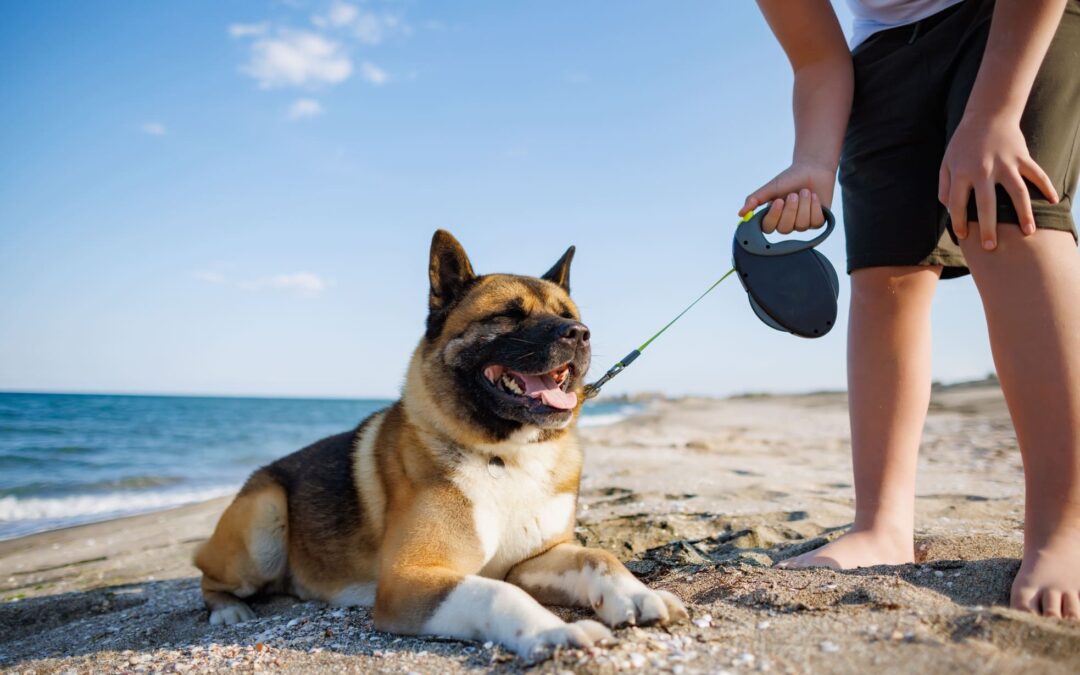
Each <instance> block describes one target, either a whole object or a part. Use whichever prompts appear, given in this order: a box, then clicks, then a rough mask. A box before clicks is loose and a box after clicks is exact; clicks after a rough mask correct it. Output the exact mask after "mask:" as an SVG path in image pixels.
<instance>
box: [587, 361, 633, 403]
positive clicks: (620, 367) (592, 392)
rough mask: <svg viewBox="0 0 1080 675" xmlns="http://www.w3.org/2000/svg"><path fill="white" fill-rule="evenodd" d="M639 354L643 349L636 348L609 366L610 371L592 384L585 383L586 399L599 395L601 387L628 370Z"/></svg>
mask: <svg viewBox="0 0 1080 675" xmlns="http://www.w3.org/2000/svg"><path fill="white" fill-rule="evenodd" d="M639 356H641V350H640V349H635V350H634V351H632V352H630V353H629V354H627V355H626V356H624V357H623V358H622V360H621V361H619V362H618V363H616V364H615V365H613V366H612V367H611V368H609V369H608V371H607V372H606V373H604V375H603V376H602V377H601V378H600V379H599V380H597V381H596V382H593V383H592V384H587V385H585V389H584V391H583V392H582V393H584V394H585V400H589V399H591V398H596V397H597V396H599V395H600V388H601V387H603V386H604V385H605V384H607V383H608V382H610V381H611V378H613V377H615V376H616V375H618V374H619V373H621V372H622V371H624V370H626V367H627V366H628V365H630V364H631V363H633V362H634V359H636V358H637V357H639Z"/></svg>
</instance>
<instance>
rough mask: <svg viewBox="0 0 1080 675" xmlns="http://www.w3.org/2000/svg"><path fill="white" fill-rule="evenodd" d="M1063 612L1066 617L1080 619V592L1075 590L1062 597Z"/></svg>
mask: <svg viewBox="0 0 1080 675" xmlns="http://www.w3.org/2000/svg"><path fill="white" fill-rule="evenodd" d="M1061 614H1062V616H1064V617H1065V618H1066V619H1080V593H1078V592H1076V591H1073V592H1071V593H1066V594H1065V595H1063V596H1062V597H1061Z"/></svg>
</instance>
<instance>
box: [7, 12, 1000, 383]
mask: <svg viewBox="0 0 1080 675" xmlns="http://www.w3.org/2000/svg"><path fill="white" fill-rule="evenodd" d="M841 10H842V8H841ZM0 13H2V20H0V81H2V83H3V88H4V96H3V97H0V147H3V149H4V150H3V153H2V156H0V288H3V289H4V292H3V294H2V295H0V389H7V390H25V389H33V390H64V391H107V392H181V393H222V394H266V395H273V394H288V395H303V396H390V395H393V394H394V393H395V392H396V391H397V388H398V386H399V383H400V379H401V376H402V373H403V369H404V365H405V363H406V360H407V359H408V356H409V353H410V352H411V350H412V348H413V346H414V345H415V342H416V340H417V339H418V337H419V335H420V332H421V329H422V325H423V319H424V314H425V308H426V304H425V303H426V265H427V246H428V243H429V240H430V237H431V233H432V231H433V230H435V229H436V228H439V227H444V228H448V229H450V230H451V231H452V232H454V234H455V235H457V236H458V238H459V239H460V240H461V241H462V242H463V244H464V245H465V247H466V249H467V250H468V251H469V253H470V255H471V257H472V260H473V263H474V266H475V267H476V268H477V270H478V271H481V272H494V271H509V272H517V273H534V274H539V273H541V272H543V271H544V270H546V269H547V268H548V267H549V266H550V265H551V264H552V263H553V262H554V261H555V260H556V259H557V258H558V256H559V255H560V254H561V253H562V252H563V250H564V249H565V248H566V246H568V245H569V244H571V243H573V244H576V245H577V246H578V256H577V259H576V262H575V267H574V270H573V286H574V292H575V296H576V298H577V300H578V302H579V304H580V305H581V307H582V310H583V312H584V317H585V319H586V321H587V322H588V323H589V324H590V326H591V327H592V329H593V334H594V336H595V338H594V349H595V361H594V363H595V366H594V374H597V375H598V374H599V373H600V372H602V371H603V370H604V369H606V368H607V367H608V365H610V363H611V362H612V361H613V360H615V359H617V358H618V357H620V356H622V355H623V354H624V353H626V352H627V351H628V350H629V349H631V348H632V347H633V346H635V345H636V344H638V343H639V342H640V341H641V340H642V339H643V338H644V337H646V336H647V335H649V334H651V333H652V332H653V331H654V330H655V329H656V328H658V327H659V326H660V325H662V324H663V323H664V322H665V321H666V320H667V319H668V318H670V316H672V315H674V314H675V313H676V312H677V311H678V310H680V309H681V308H682V307H683V306H684V305H685V304H686V303H687V302H689V300H691V299H693V298H694V297H695V296H696V295H697V294H698V293H699V292H701V290H703V289H704V288H705V287H706V286H708V285H709V284H710V283H711V282H712V281H713V280H715V279H716V278H717V277H719V276H720V275H721V274H722V273H723V272H724V271H725V270H726V269H727V268H728V265H729V241H730V236H731V233H732V228H733V225H734V224H735V223H736V221H737V218H736V216H735V211H736V210H737V209H738V207H739V206H740V205H741V203H742V199H743V197H744V196H745V194H746V193H747V192H749V191H750V190H752V189H753V188H755V187H757V185H758V184H760V183H761V182H763V181H764V180H766V179H767V178H769V177H771V175H772V174H773V173H775V172H776V171H778V170H779V169H781V168H783V167H784V166H785V165H786V162H787V160H788V159H789V157H790V146H791V140H792V131H791V121H790V101H789V96H790V92H789V87H790V72H789V69H788V65H787V62H786V60H785V59H784V57H783V54H782V52H781V51H780V49H779V47H778V46H777V45H776V44H775V43H774V41H773V40H772V38H771V35H770V34H769V32H768V29H767V27H766V26H765V23H764V21H763V20H762V19H761V18H760V16H759V15H758V14H757V10H756V8H755V6H754V5H753V4H752V3H749V2H740V3H731V2H724V3H719V2H706V1H698V2H680V3H659V2H621V3H618V5H617V6H616V5H612V4H607V3H550V2H521V3H518V2H515V3H505V2H496V1H490V2H455V3H433V2H427V3H424V2H408V1H398V2H375V1H374V0H373V1H370V2H365V3H354V4H343V3H334V2H328V1H323V0H319V1H314V0H313V1H311V2H302V1H299V0H298V1H295V2H250V1H232V2H219V1H212V2H211V1H207V2H173V3H165V2H139V1H134V0H130V1H110V2H104V1H97V2H74V1H69V2H58V1H49V2H30V3H5V4H4V7H3V9H0ZM841 16H842V18H843V20H844V21H845V23H846V22H847V20H848V17H847V15H846V13H845V12H843V11H841ZM823 250H824V252H825V253H826V254H827V255H828V256H829V257H830V258H831V259H832V260H833V261H834V263H835V264H836V266H837V267H838V268H840V269H842V268H843V241H842V236H835V237H833V239H832V240H830V241H829V242H828V243H827V244H826V245H825V246H824V249H823ZM842 283H843V288H842V291H841V299H840V300H841V303H842V304H843V305H845V306H846V303H847V299H848V288H847V281H846V279H844V280H843V282H842ZM842 315H844V316H842V318H843V319H846V309H845V310H843V311H842ZM845 329H846V320H845V321H842V322H841V323H840V324H839V325H838V326H837V329H836V330H834V331H833V333H832V334H830V335H829V336H827V337H826V338H824V339H820V340H814V341H808V340H801V339H798V338H795V337H792V336H789V335H784V334H781V333H778V332H774V331H772V330H770V329H768V328H766V327H765V326H764V325H763V324H761V323H760V322H758V320H757V319H756V318H755V317H754V315H753V314H752V312H751V311H750V309H749V307H748V306H747V303H746V299H745V295H744V294H743V292H742V291H741V289H740V288H739V287H738V284H737V283H736V282H734V281H731V282H728V283H725V285H724V286H721V287H720V288H719V289H717V291H716V292H715V293H714V295H713V296H711V297H710V298H708V299H707V300H705V301H704V302H702V304H701V305H699V307H698V308H697V309H695V310H694V312H692V313H691V314H689V315H688V316H687V317H686V318H685V319H684V320H683V322H681V324H679V325H678V326H677V327H676V328H674V329H673V330H672V331H671V332H670V333H669V334H668V335H667V336H665V337H664V338H663V339H662V340H660V341H658V342H656V343H655V344H654V345H653V346H652V347H651V348H650V350H649V352H648V353H647V355H646V356H645V357H643V358H642V359H641V360H640V361H638V362H637V363H636V364H635V366H634V367H633V368H632V369H631V370H629V371H627V373H626V374H625V375H623V376H622V377H621V378H620V379H619V380H617V381H616V382H615V383H614V384H613V385H611V387H610V391H612V392H619V391H643V390H651V391H664V392H667V393H672V394H685V393H701V394H728V393H735V392H743V391H761V390H770V391H800V390H808V389H816V388H826V387H830V388H832V387H842V386H843V385H844V377H845V375H844V333H845ZM935 331H936V332H935V351H934V357H935V367H934V373H935V377H937V378H939V379H944V380H955V379H960V378H968V377H979V376H982V375H984V374H985V373H987V372H988V371H990V370H991V369H992V362H991V359H990V355H989V349H988V346H987V342H986V331H985V328H984V324H983V319H982V312H981V308H980V305H979V301H978V297H977V295H976V293H975V290H974V287H973V285H972V284H971V282H970V281H968V280H960V281H953V282H949V283H947V284H943V286H942V287H941V290H940V292H939V297H938V300H937V306H936V310H935Z"/></svg>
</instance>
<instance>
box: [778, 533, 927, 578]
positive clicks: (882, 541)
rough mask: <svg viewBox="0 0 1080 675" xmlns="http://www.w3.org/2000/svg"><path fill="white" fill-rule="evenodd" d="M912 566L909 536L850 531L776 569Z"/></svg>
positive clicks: (911, 548) (912, 549)
mask: <svg viewBox="0 0 1080 675" xmlns="http://www.w3.org/2000/svg"><path fill="white" fill-rule="evenodd" d="M910 562H915V547H914V545H913V544H912V538H911V536H910V535H908V536H907V537H900V536H897V535H895V534H884V533H882V532H879V531H876V530H850V531H848V533H847V534H845V535H843V536H842V537H840V538H839V539H837V540H836V541H833V542H830V543H828V544H825V545H824V546H822V547H821V548H816V549H814V550H813V551H809V552H807V553H803V554H802V555H799V556H795V557H794V558H788V559H787V560H781V561H780V562H778V563H776V567H779V568H781V569H798V568H804V567H828V568H831V569H834V570H847V569H853V568H855V567H873V566H874V565H903V564H904V563H910Z"/></svg>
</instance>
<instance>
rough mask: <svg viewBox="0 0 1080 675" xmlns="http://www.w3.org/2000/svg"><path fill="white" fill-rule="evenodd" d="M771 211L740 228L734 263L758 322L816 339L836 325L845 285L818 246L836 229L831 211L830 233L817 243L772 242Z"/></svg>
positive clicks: (827, 213)
mask: <svg viewBox="0 0 1080 675" xmlns="http://www.w3.org/2000/svg"><path fill="white" fill-rule="evenodd" d="M768 211H769V209H767V208H765V209H761V210H760V211H758V212H757V213H755V214H754V217H753V218H751V219H750V220H748V221H746V222H744V223H740V224H739V227H738V228H736V230H735V239H734V241H733V242H732V247H731V248H732V253H731V256H732V264H733V265H734V267H735V271H736V273H737V274H738V275H739V282H740V283H741V284H742V287H743V289H744V290H745V291H746V294H747V296H748V298H749V300H750V307H751V308H752V309H753V310H754V313H755V314H757V315H758V318H759V319H761V320H762V321H763V322H765V324H766V325H768V326H770V327H772V328H775V329H776V330H780V331H786V332H788V333H792V334H794V335H798V336H800V337H806V338H816V337H821V336H822V335H825V334H826V333H828V332H829V331H830V330H832V327H833V325H834V324H835V323H836V311H837V303H836V301H837V299H838V298H839V297H840V280H839V279H838V278H837V276H836V270H835V269H834V268H833V266H832V263H830V262H829V259H828V258H826V257H825V256H823V255H822V254H821V253H819V252H818V251H815V250H814V247H815V246H817V245H818V244H820V243H821V242H823V241H825V239H826V238H828V236H829V235H830V234H832V232H833V230H834V229H835V228H836V217H835V216H834V215H833V214H832V212H831V211H829V210H828V209H822V211H823V212H824V214H825V220H826V223H827V224H826V228H825V231H824V232H822V233H821V234H820V235H818V236H816V237H814V238H813V239H810V240H806V241H801V240H795V239H787V240H784V241H779V242H775V243H774V242H771V241H769V240H768V239H766V238H765V234H764V233H763V232H762V231H761V221H762V219H763V218H764V217H765V214H766V213H768Z"/></svg>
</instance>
